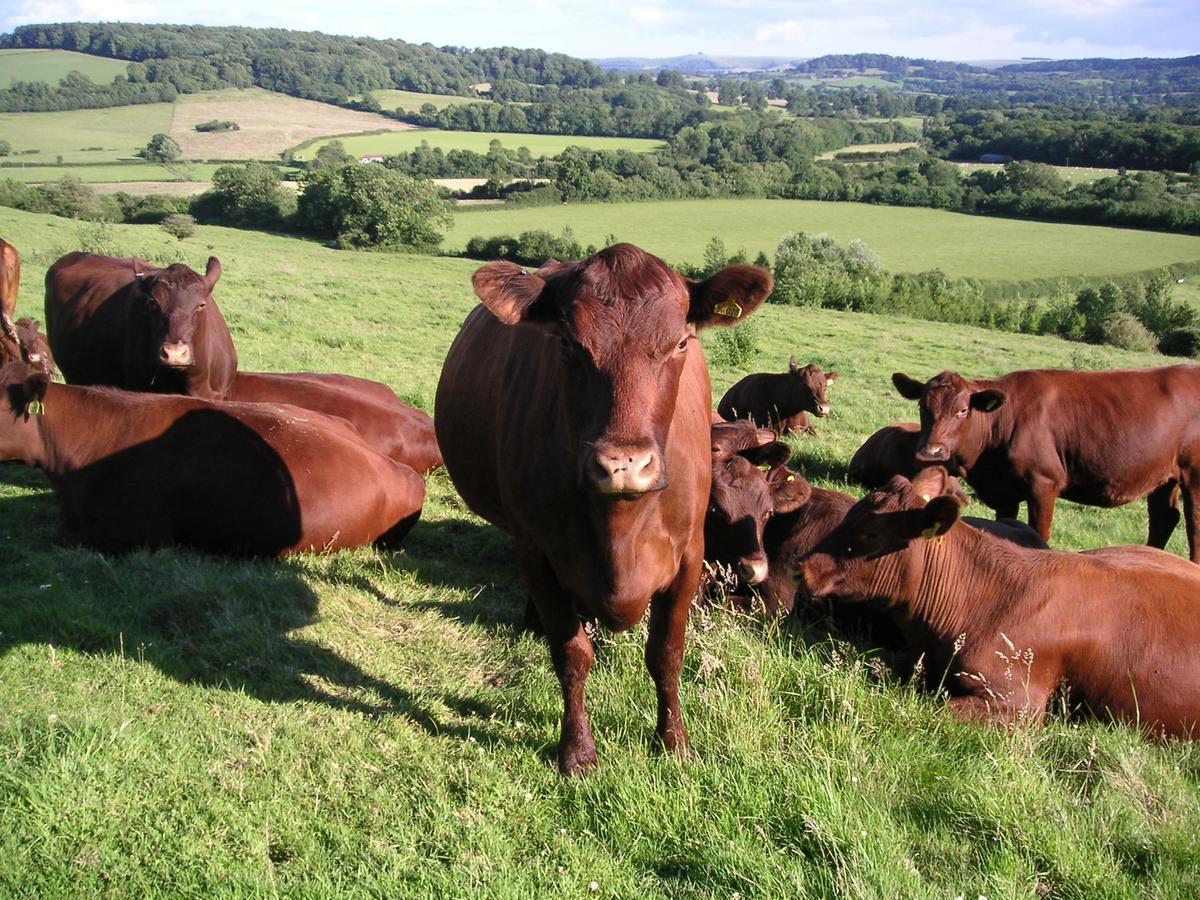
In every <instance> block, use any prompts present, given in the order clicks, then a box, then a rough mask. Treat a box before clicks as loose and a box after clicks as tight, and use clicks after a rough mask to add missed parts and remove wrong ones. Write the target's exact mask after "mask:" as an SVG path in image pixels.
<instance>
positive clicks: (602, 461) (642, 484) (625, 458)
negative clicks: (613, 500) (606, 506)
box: [587, 444, 667, 494]
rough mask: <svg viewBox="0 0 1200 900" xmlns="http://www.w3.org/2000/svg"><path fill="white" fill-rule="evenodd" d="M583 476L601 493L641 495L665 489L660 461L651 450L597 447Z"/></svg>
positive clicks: (647, 448)
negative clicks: (585, 474)
mask: <svg viewBox="0 0 1200 900" xmlns="http://www.w3.org/2000/svg"><path fill="white" fill-rule="evenodd" d="M587 476H588V478H589V479H590V481H591V483H592V487H594V488H595V489H596V490H597V491H598V492H599V493H601V494H644V493H646V492H647V491H658V490H662V489H663V488H665V487H666V486H667V480H666V478H665V477H664V472H663V467H662V462H661V460H660V459H659V455H658V453H657V451H655V449H654V448H653V447H646V446H640V447H639V446H629V447H618V446H613V445H610V444H597V445H596V447H595V448H594V449H593V450H592V453H591V456H590V458H589V459H588V462H587Z"/></svg>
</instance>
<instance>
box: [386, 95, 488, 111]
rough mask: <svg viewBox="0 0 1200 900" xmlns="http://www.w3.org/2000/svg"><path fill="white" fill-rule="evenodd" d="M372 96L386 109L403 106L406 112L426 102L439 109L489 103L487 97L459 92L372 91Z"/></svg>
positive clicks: (415, 109) (417, 109)
mask: <svg viewBox="0 0 1200 900" xmlns="http://www.w3.org/2000/svg"><path fill="white" fill-rule="evenodd" d="M371 96H372V97H374V98H375V99H376V100H378V101H379V105H380V106H382V107H383V108H384V109H395V108H396V107H397V106H400V107H403V108H404V110H405V112H417V111H419V110H420V109H421V107H422V106H423V105H424V104H426V103H432V104H433V105H434V106H436V107H437V108H438V109H439V110H442V109H445V108H446V107H447V106H454V105H456V104H462V103H488V102H490V101H489V100H488V99H487V98H486V97H460V96H458V95H457V94H421V93H418V92H416V91H371Z"/></svg>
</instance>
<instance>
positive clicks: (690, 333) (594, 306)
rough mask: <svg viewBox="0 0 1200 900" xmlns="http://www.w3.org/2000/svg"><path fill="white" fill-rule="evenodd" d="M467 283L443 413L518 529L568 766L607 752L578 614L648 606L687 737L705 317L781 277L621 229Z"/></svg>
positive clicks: (663, 719) (467, 460)
mask: <svg viewBox="0 0 1200 900" xmlns="http://www.w3.org/2000/svg"><path fill="white" fill-rule="evenodd" d="M474 285H475V293H476V294H477V295H478V296H479V298H480V300H482V301H483V306H482V307H478V308H476V309H475V310H474V311H472V312H471V314H470V315H469V316H468V317H467V320H466V322H465V323H464V324H463V327H462V330H461V331H460V332H459V334H458V337H457V338H456V339H455V341H454V344H453V345H452V346H451V348H450V351H449V353H448V354H447V357H446V363H445V366H444V368H443V369H442V377H441V381H440V382H439V383H438V390H437V401H436V403H437V405H436V414H435V417H434V424H435V427H436V429H437V437H438V444H439V445H440V446H441V449H442V454H443V455H444V456H445V460H446V469H447V471H448V472H449V473H450V477H451V478H452V479H453V481H454V484H455V487H457V488H458V491H459V493H460V494H461V495H462V497H463V499H464V500H465V501H466V502H467V505H468V506H469V507H470V508H471V509H472V510H473V511H475V512H476V513H477V514H479V515H480V516H482V517H483V518H485V519H487V520H488V521H490V522H492V523H494V524H495V525H497V526H499V527H500V528H502V529H504V530H505V531H507V532H509V533H510V534H511V535H513V537H514V539H515V541H516V550H517V557H518V561H519V563H520V566H521V570H522V572H523V574H524V577H525V582H526V585H527V586H528V589H529V592H530V595H531V597H532V600H533V603H534V605H535V607H536V609H537V612H538V614H539V616H540V618H541V621H542V625H543V626H544V628H545V630H546V637H547V640H548V641H549V644H550V653H551V656H552V658H553V660H554V667H555V670H556V671H557V673H558V678H559V681H560V683H561V685H562V692H563V702H564V717H563V725H562V738H561V741H560V743H559V748H558V760H559V768H560V769H561V770H562V771H563V772H564V773H569V774H579V773H583V772H585V771H587V770H589V769H591V768H593V767H594V766H595V765H596V748H595V744H594V743H593V740H592V733H591V727H590V726H589V724H588V719H587V713H586V711H585V709H584V683H585V681H586V680H587V675H588V672H589V670H590V669H591V666H592V644H591V640H590V639H589V638H588V635H587V632H586V631H585V630H584V627H583V622H582V618H583V617H594V618H596V619H598V620H599V621H600V622H601V623H602V624H604V625H606V626H608V627H610V628H613V629H616V630H623V629H626V628H629V627H631V626H632V625H633V624H634V623H636V622H637V621H639V620H640V619H641V618H642V616H643V615H644V614H645V612H646V608H647V606H649V608H650V634H649V638H648V640H647V643H646V664H647V667H648V669H649V670H650V674H651V676H652V677H653V679H654V683H655V688H656V691H657V694H658V726H657V736H658V739H659V741H661V743H662V745H663V746H664V747H665V748H666V749H667V750H670V751H674V752H677V753H686V752H687V750H688V739H687V730H686V728H685V727H684V724H683V718H682V715H681V713H680V710H679V670H680V665H681V662H682V657H683V640H684V632H685V629H686V626H687V617H688V609H689V607H690V605H691V602H692V598H693V596H694V595H695V593H696V590H697V587H698V585H699V582H700V574H701V562H702V557H703V551H704V529H703V525H704V508H705V504H706V503H707V501H708V493H709V482H710V479H711V477H712V472H711V459H710V454H709V450H708V447H709V443H710V431H709V423H710V410H711V407H712V393H711V387H710V385H709V380H708V368H707V366H706V365H705V362H704V354H703V352H702V351H701V349H700V345H699V343H698V342H697V341H696V339H695V333H696V331H697V330H699V329H701V328H705V327H708V326H711V325H733V324H736V323H737V322H739V321H741V319H742V318H744V317H745V316H747V315H749V314H750V313H752V312H754V310H756V309H757V308H758V307H759V306H760V305H761V304H762V302H763V301H764V300H765V299H766V297H767V294H769V293H770V291H771V286H772V282H771V276H770V275H768V274H767V273H766V272H764V271H763V270H761V269H757V268H754V267H752V266H730V267H728V268H725V269H722V270H721V271H720V272H718V273H716V274H715V275H713V276H712V277H710V278H708V279H706V280H705V281H701V282H689V281H685V280H684V279H683V278H681V277H680V276H679V275H678V274H676V273H675V272H673V271H672V270H671V269H670V268H668V267H667V265H666V264H664V263H663V262H662V260H660V259H658V258H656V257H654V256H651V255H650V254H648V253H645V252H644V251H642V250H640V249H638V248H637V247H633V246H631V245H629V244H617V245H615V246H613V247H609V248H608V249H606V250H602V251H601V252H599V253H597V254H596V255H595V256H593V257H591V258H590V259H587V260H584V261H582V262H577V263H553V264H549V265H547V266H544V267H543V268H541V269H539V270H538V271H537V273H536V274H529V273H527V272H526V271H525V270H524V269H522V268H520V267H519V266H516V265H513V264H512V263H507V262H496V263H490V264H488V265H486V266H484V267H482V268H481V269H479V270H478V271H477V272H476V273H475V277H474Z"/></svg>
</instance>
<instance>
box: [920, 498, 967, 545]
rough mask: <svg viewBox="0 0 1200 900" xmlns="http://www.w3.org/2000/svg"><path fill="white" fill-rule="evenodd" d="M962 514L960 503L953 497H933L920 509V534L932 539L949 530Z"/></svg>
mask: <svg viewBox="0 0 1200 900" xmlns="http://www.w3.org/2000/svg"><path fill="white" fill-rule="evenodd" d="M961 515H962V505H961V504H960V503H959V502H958V500H957V499H956V498H954V497H944V496H943V497H934V498H933V499H932V500H930V501H929V502H928V503H927V504H925V508H924V509H923V510H921V516H920V522H921V536H922V537H924V538H927V539H929V540H932V539H933V538H938V537H941V536H942V535H943V534H945V533H946V532H947V531H949V530H950V529H951V528H952V527H953V526H954V523H955V522H957V521H958V519H959V517H960V516H961Z"/></svg>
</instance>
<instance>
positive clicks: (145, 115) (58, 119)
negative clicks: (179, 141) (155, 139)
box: [0, 103, 172, 163]
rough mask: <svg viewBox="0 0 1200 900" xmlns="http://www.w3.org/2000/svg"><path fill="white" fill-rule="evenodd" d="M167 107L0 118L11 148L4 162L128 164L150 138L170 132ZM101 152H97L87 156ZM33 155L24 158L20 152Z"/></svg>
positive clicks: (153, 105) (169, 107)
mask: <svg viewBox="0 0 1200 900" xmlns="http://www.w3.org/2000/svg"><path fill="white" fill-rule="evenodd" d="M171 111H172V104H170V103H147V104H144V105H141V106H118V107H114V108H113V109H77V110H72V111H70V112H27V113H0V139H3V140H6V141H8V142H9V143H10V144H12V148H13V155H12V156H10V157H8V161H20V162H31V163H32V162H40V163H52V162H54V161H55V157H56V156H58V155H60V154H61V155H62V158H63V161H64V162H67V163H80V162H111V161H114V160H118V159H130V158H132V157H133V154H134V153H135V152H136V151H137V150H140V149H141V148H142V147H144V146H146V142H147V141H149V140H150V137H151V136H152V135H154V134H156V133H158V132H166V131H169V130H170V128H171ZM85 147H99V148H100V149H99V150H85V149H84V148H85ZM26 150H36V151H37V152H36V153H31V154H27V155H26V154H24V153H23V151H26Z"/></svg>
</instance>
